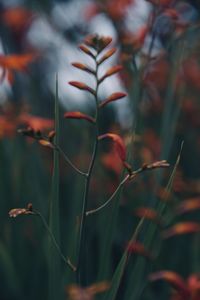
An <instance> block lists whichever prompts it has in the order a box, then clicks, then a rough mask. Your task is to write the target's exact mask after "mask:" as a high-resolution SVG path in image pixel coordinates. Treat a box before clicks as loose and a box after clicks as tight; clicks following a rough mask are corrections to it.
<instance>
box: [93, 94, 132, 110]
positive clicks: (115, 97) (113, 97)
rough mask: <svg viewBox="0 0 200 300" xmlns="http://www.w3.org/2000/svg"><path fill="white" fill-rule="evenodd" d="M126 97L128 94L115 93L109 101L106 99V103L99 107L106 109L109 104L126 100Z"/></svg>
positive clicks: (103, 102)
mask: <svg viewBox="0 0 200 300" xmlns="http://www.w3.org/2000/svg"><path fill="white" fill-rule="evenodd" d="M126 96H127V94H126V93H122V92H117V93H113V94H111V95H110V96H109V97H108V98H107V99H105V100H104V101H102V102H101V103H100V104H99V107H104V106H105V105H107V104H108V103H110V102H113V101H116V100H119V99H121V98H124V97H126Z"/></svg>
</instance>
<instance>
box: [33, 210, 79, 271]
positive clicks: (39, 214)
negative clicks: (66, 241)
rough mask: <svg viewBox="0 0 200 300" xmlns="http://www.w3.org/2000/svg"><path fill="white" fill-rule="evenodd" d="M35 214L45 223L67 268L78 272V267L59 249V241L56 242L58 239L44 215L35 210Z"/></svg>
mask: <svg viewBox="0 0 200 300" xmlns="http://www.w3.org/2000/svg"><path fill="white" fill-rule="evenodd" d="M34 213H35V214H36V215H37V216H39V217H40V219H41V221H42V223H43V225H44V227H45V229H46V230H47V232H48V234H49V236H50V237H51V240H52V242H53V244H54V246H55V248H56V249H57V251H58V253H59V255H60V257H61V259H62V260H63V261H64V262H65V263H66V264H67V266H68V267H69V268H70V269H71V270H72V271H73V272H75V271H76V267H75V266H74V265H73V264H72V263H71V261H70V259H69V258H66V257H65V256H64V254H63V253H62V251H61V249H60V247H59V245H58V243H57V241H56V239H55V236H54V234H53V233H52V231H51V229H50V228H49V226H48V224H47V222H46V220H45V218H44V217H43V215H42V214H41V213H40V212H39V211H36V210H34Z"/></svg>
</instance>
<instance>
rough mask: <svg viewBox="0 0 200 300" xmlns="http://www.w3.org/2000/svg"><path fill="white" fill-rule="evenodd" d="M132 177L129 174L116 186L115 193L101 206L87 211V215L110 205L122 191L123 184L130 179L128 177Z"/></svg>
mask: <svg viewBox="0 0 200 300" xmlns="http://www.w3.org/2000/svg"><path fill="white" fill-rule="evenodd" d="M129 178H130V175H127V176H126V177H125V178H124V179H123V180H122V181H121V182H120V183H119V185H118V187H117V188H116V190H115V191H114V192H113V194H112V195H111V196H110V198H109V199H108V200H107V201H106V202H105V203H104V204H102V205H101V206H99V207H97V208H95V209H92V210H89V211H87V212H86V216H89V215H92V214H94V213H96V212H98V211H100V210H102V209H103V208H105V207H106V206H108V204H109V203H110V202H111V201H112V200H113V198H114V197H115V196H116V195H117V193H118V191H120V189H121V188H122V187H123V185H124V184H125V183H126V182H127V181H128V179H129Z"/></svg>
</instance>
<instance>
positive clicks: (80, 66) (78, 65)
mask: <svg viewBox="0 0 200 300" xmlns="http://www.w3.org/2000/svg"><path fill="white" fill-rule="evenodd" d="M72 66H74V67H75V68H77V69H80V70H82V71H85V72H87V73H90V74H92V75H95V70H93V69H91V68H90V67H88V66H86V65H84V64H82V63H78V62H74V63H72Z"/></svg>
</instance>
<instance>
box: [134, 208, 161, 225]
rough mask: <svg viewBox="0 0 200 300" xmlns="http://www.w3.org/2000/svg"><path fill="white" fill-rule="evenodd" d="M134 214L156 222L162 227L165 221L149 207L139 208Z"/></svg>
mask: <svg viewBox="0 0 200 300" xmlns="http://www.w3.org/2000/svg"><path fill="white" fill-rule="evenodd" d="M134 214H135V215H136V216H138V217H140V218H145V219H148V220H151V221H153V222H155V223H156V224H157V225H159V226H162V225H163V223H164V222H163V220H162V218H161V217H160V216H159V215H158V213H157V211H155V210H154V209H152V208H148V207H139V208H137V209H136V210H135V211H134Z"/></svg>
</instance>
